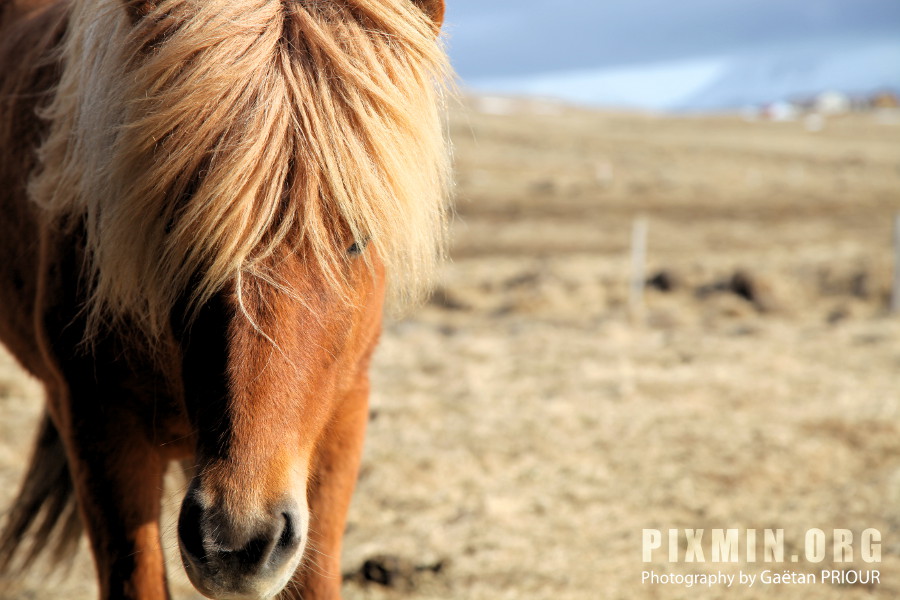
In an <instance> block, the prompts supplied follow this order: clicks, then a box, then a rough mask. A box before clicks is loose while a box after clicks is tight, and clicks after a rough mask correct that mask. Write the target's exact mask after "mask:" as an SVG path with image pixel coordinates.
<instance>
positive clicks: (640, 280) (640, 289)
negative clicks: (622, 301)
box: [628, 217, 647, 317]
mask: <svg viewBox="0 0 900 600" xmlns="http://www.w3.org/2000/svg"><path fill="white" fill-rule="evenodd" d="M646 261H647V219H646V218H645V217H638V218H636V219H635V220H634V225H633V226H632V229H631V287H630V292H629V295H628V306H629V307H630V309H631V314H632V316H634V317H640V316H641V315H642V314H643V310H644V281H645V280H646V275H645V273H644V269H645V265H646Z"/></svg>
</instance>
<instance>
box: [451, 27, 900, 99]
mask: <svg viewBox="0 0 900 600" xmlns="http://www.w3.org/2000/svg"><path fill="white" fill-rule="evenodd" d="M468 83H469V84H470V86H471V87H472V88H473V89H475V90H476V91H483V92H501V93H513V94H516V93H518V94H531V95H538V96H545V97H556V98H560V99H563V100H567V101H570V102H576V103H580V104H587V105H593V106H604V107H618V108H635V109H647V110H664V111H716V110H729V109H740V108H743V107H745V106H748V105H760V104H765V103H768V102H773V101H776V100H786V99H791V98H796V97H808V96H811V95H814V94H817V93H819V92H823V91H828V90H835V91H841V92H846V93H851V94H856V93H870V92H874V91H877V90H880V89H885V88H892V89H900V40H897V41H895V40H872V41H868V40H866V41H860V40H837V41H834V40H831V41H818V42H807V43H804V44H794V45H788V46H782V47H768V48H756V49H752V50H749V49H748V50H746V51H744V52H740V53H736V54H734V55H731V56H719V57H706V58H698V59H696V60H689V61H678V62H670V63H657V64H650V65H635V66H628V67H621V68H615V69H609V68H604V69H582V70H578V71H567V72H562V73H546V74H537V75H531V76H524V77H515V78H507V79H493V80H478V81H472V82H468Z"/></svg>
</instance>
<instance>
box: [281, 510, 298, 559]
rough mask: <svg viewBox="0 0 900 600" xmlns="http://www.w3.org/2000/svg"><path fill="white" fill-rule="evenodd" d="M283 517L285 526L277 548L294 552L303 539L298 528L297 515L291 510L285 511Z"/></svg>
mask: <svg viewBox="0 0 900 600" xmlns="http://www.w3.org/2000/svg"><path fill="white" fill-rule="evenodd" d="M281 517H282V519H284V526H283V528H282V530H281V535H280V536H279V537H278V544H277V545H276V548H275V549H276V551H278V552H293V551H294V550H296V549H297V546H299V545H300V541H301V534H300V531H299V530H298V529H297V517H296V515H292V513H291V512H283V513H281Z"/></svg>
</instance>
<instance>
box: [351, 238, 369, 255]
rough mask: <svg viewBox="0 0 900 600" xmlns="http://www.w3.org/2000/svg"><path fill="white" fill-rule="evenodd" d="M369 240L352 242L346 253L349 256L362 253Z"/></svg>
mask: <svg viewBox="0 0 900 600" xmlns="http://www.w3.org/2000/svg"><path fill="white" fill-rule="evenodd" d="M368 243H369V240H362V241H359V242H353V245H352V246H350V247H349V248H347V254H349V255H351V256H358V255H360V254H362V253H363V250H365V249H366V246H367V245H368Z"/></svg>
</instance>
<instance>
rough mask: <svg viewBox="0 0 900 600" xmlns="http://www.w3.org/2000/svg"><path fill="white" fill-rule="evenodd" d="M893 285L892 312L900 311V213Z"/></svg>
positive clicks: (895, 233)
mask: <svg viewBox="0 0 900 600" xmlns="http://www.w3.org/2000/svg"><path fill="white" fill-rule="evenodd" d="M892 283H893V285H892V287H891V312H892V313H895V314H896V313H900V213H897V214H896V215H894V281H893V282H892Z"/></svg>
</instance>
